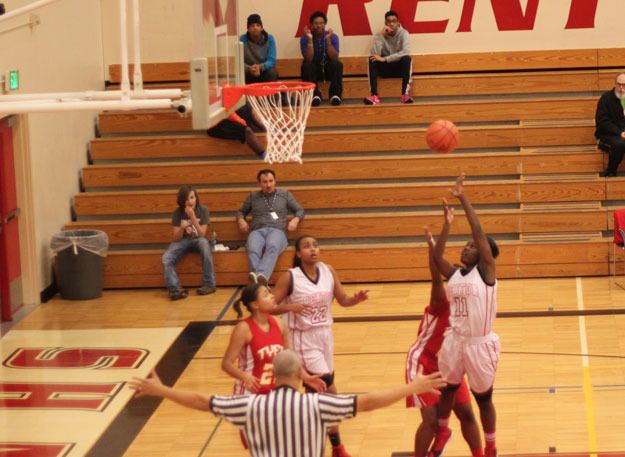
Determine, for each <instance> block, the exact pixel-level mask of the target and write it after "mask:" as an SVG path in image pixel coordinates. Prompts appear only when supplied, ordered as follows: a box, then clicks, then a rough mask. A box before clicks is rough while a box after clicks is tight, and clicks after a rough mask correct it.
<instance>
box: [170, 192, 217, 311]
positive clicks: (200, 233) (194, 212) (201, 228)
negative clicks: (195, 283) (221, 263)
mask: <svg viewBox="0 0 625 457" xmlns="http://www.w3.org/2000/svg"><path fill="white" fill-rule="evenodd" d="M177 200H178V208H176V210H175V211H174V213H173V214H172V216H171V225H172V226H173V227H174V231H173V241H172V242H171V244H170V245H169V247H168V248H167V250H166V251H165V253H164V254H163V271H164V274H165V284H166V285H167V289H168V290H169V298H171V299H172V300H180V299H181V298H185V297H186V296H187V295H188V294H189V293H188V292H187V290H186V289H184V288H182V286H181V285H180V279H179V278H178V274H177V273H176V263H178V261H179V260H180V259H182V257H183V256H184V255H185V254H187V253H188V252H199V253H200V255H201V256H202V271H203V273H202V287H200V288H199V289H197V293H198V295H208V294H212V293H214V292H215V290H216V288H215V272H214V269H213V255H212V254H211V247H210V243H209V242H208V239H207V238H206V229H207V228H208V223H209V218H210V214H209V212H208V208H206V206H203V205H200V197H199V195H198V194H197V192H196V190H195V189H194V188H193V187H191V186H182V187H181V188H180V189H178V197H177Z"/></svg>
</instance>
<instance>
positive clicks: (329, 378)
mask: <svg viewBox="0 0 625 457" xmlns="http://www.w3.org/2000/svg"><path fill="white" fill-rule="evenodd" d="M319 377H320V378H321V379H323V382H325V383H326V387H330V386H331V385H332V384H334V372H332V373H326V374H323V375H321V376H319ZM304 389H305V390H306V392H308V393H310V392H316V390H314V389H312V388H311V387H310V386H309V385H308V384H306V383H304Z"/></svg>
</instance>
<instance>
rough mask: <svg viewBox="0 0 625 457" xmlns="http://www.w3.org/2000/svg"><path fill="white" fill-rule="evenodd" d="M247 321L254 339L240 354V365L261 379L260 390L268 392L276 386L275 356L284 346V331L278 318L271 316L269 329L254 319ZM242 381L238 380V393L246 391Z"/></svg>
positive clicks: (260, 391)
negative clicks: (266, 329) (265, 329)
mask: <svg viewBox="0 0 625 457" xmlns="http://www.w3.org/2000/svg"><path fill="white" fill-rule="evenodd" d="M245 322H246V323H247V325H248V326H249V327H250V331H251V332H252V340H251V341H250V342H249V344H247V345H246V346H245V347H244V348H243V349H242V350H241V354H240V355H239V367H240V368H241V370H243V371H247V372H251V373H252V375H253V376H254V377H255V378H258V379H259V380H260V390H259V391H258V392H253V393H260V394H266V393H267V392H270V391H271V390H273V388H274V387H275V380H274V378H273V371H272V370H273V358H274V357H275V356H276V354H277V353H278V352H280V351H281V350H282V348H283V347H284V340H283V339H282V332H281V331H280V327H279V326H278V323H277V322H276V319H275V318H274V317H272V316H269V319H268V322H269V331H267V332H265V331H264V330H262V329H261V328H260V327H259V326H258V325H257V324H256V322H254V319H252V318H251V317H248V318H247V319H245ZM242 384H243V383H242V382H240V381H239V382H238V383H237V386H236V393H244V390H245V389H244V387H243V385H242Z"/></svg>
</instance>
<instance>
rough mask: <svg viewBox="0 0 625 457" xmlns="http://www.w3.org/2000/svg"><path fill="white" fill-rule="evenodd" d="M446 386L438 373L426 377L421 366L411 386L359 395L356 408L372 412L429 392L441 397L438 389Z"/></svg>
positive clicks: (360, 410) (359, 410)
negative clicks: (413, 395)
mask: <svg viewBox="0 0 625 457" xmlns="http://www.w3.org/2000/svg"><path fill="white" fill-rule="evenodd" d="M446 385H447V383H446V382H445V380H444V379H443V377H442V376H441V374H440V373H439V372H438V371H437V372H436V373H432V374H429V375H427V376H424V375H423V367H421V366H420V367H419V372H418V373H417V377H416V378H415V380H414V381H412V382H411V383H410V384H406V385H403V386H401V387H395V388H391V389H387V390H379V391H377V392H370V393H367V394H361V395H358V399H357V403H356V408H357V410H358V412H362V411H372V410H374V409H378V408H384V407H385V406H389V405H392V404H393V403H395V402H397V401H399V400H401V399H402V398H405V397H407V396H409V395H412V394H423V393H426V392H427V393H432V394H436V395H440V391H439V390H438V389H440V388H442V387H445V386H446Z"/></svg>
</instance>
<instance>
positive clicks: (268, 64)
mask: <svg viewBox="0 0 625 457" xmlns="http://www.w3.org/2000/svg"><path fill="white" fill-rule="evenodd" d="M240 40H241V42H242V43H243V49H244V62H245V84H251V83H257V82H270V81H277V80H278V72H277V71H276V40H275V39H274V38H273V35H269V34H268V33H267V32H266V31H265V29H264V28H263V21H262V20H261V18H260V15H258V14H250V15H249V16H248V18H247V33H246V34H244V35H241V37H240Z"/></svg>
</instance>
